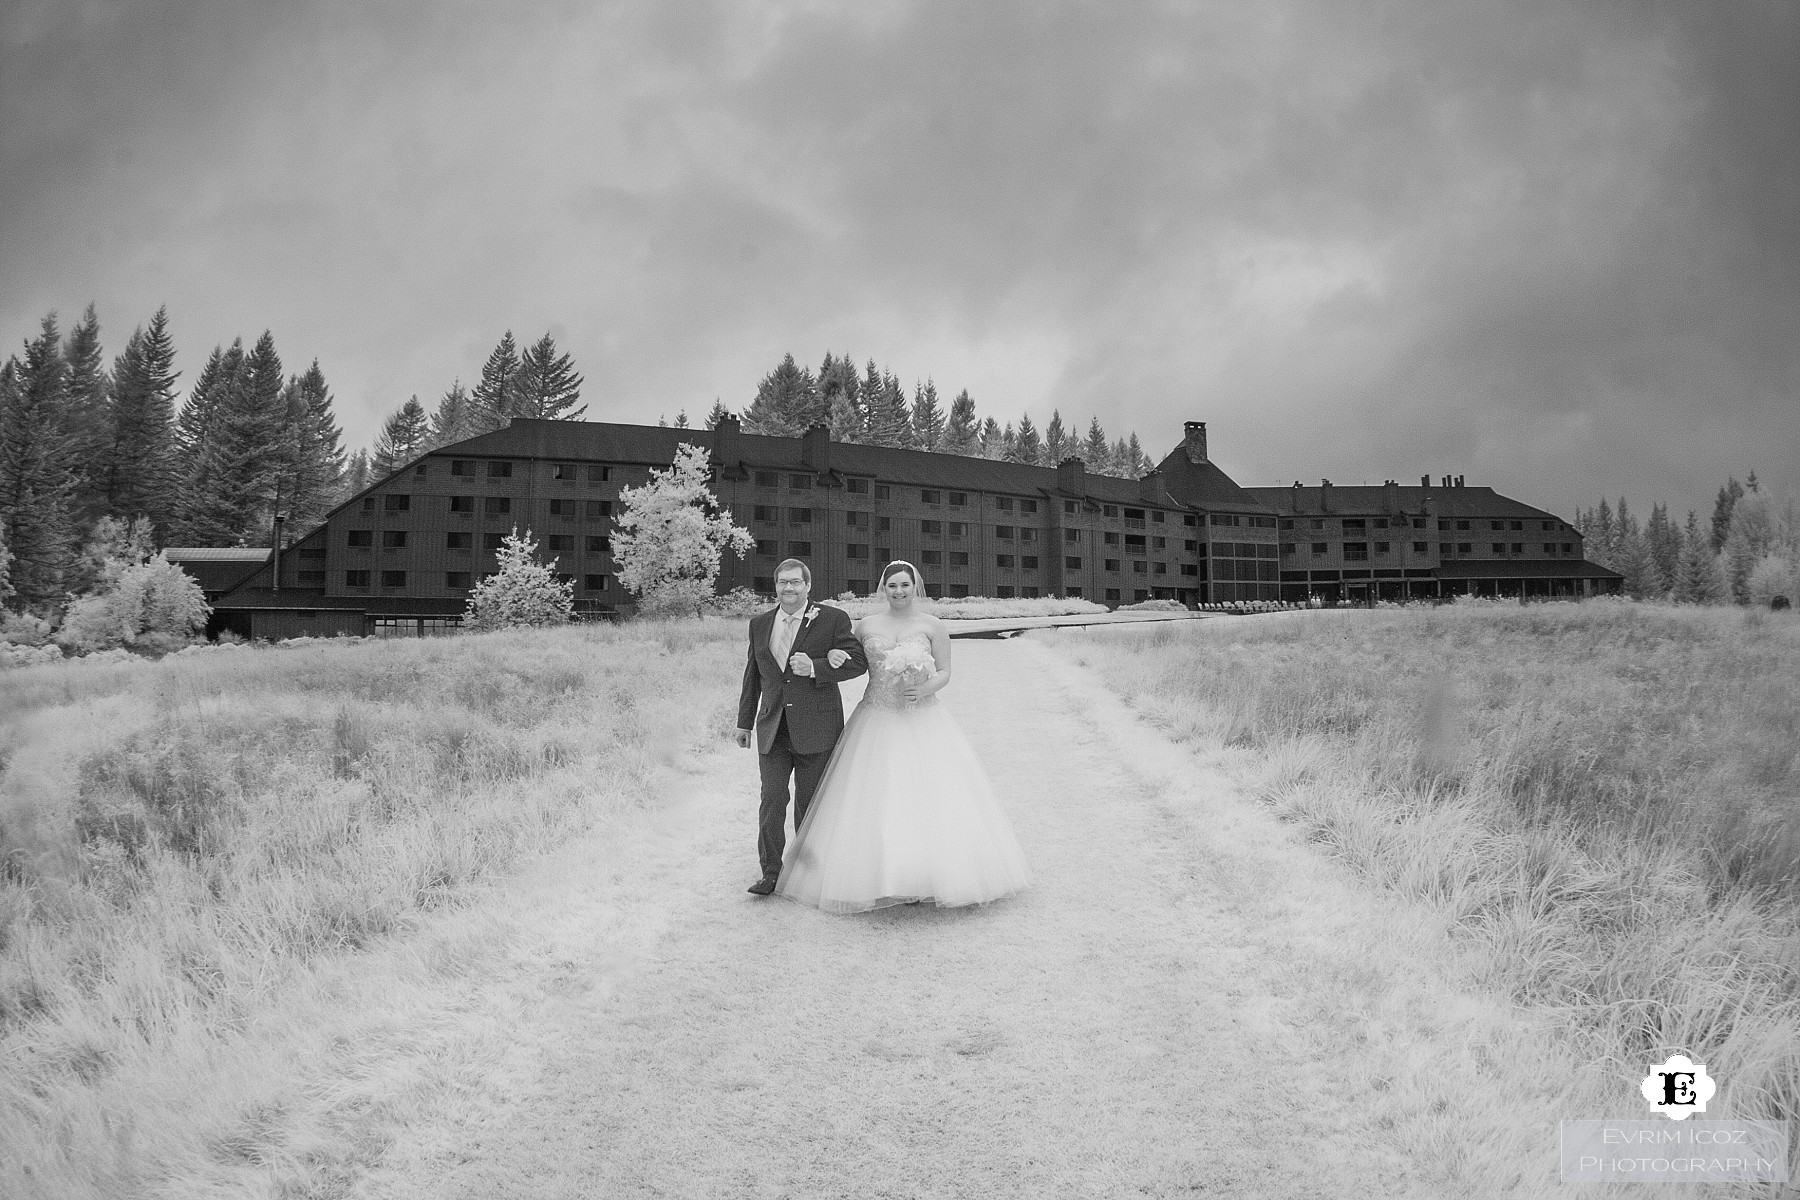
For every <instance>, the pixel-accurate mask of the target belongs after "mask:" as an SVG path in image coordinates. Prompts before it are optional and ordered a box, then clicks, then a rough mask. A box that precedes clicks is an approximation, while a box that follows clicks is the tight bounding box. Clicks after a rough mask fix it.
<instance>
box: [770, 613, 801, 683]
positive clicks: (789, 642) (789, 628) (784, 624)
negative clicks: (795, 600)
mask: <svg viewBox="0 0 1800 1200" xmlns="http://www.w3.org/2000/svg"><path fill="white" fill-rule="evenodd" d="M799 621H800V618H799V617H798V616H785V615H784V616H783V617H782V618H781V652H780V653H779V654H777V655H776V656H775V661H776V662H777V663H779V664H780V665H781V669H782V670H784V671H785V670H787V661H788V653H789V651H791V650H793V648H794V629H795V627H796V626H797V625H798V624H799Z"/></svg>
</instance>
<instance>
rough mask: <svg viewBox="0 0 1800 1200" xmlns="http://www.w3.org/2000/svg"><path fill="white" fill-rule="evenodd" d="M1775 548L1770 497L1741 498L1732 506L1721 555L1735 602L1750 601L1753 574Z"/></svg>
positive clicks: (1756, 495) (1751, 492)
mask: <svg viewBox="0 0 1800 1200" xmlns="http://www.w3.org/2000/svg"><path fill="white" fill-rule="evenodd" d="M1774 546H1775V522H1774V519H1773V514H1772V513H1771V512H1770V510H1769V500H1768V497H1766V496H1763V495H1760V494H1758V493H1757V492H1756V491H1754V490H1752V491H1750V492H1748V493H1747V494H1746V495H1744V496H1741V497H1739V498H1738V500H1737V501H1736V503H1734V504H1733V505H1732V508H1731V528H1730V530H1729V531H1728V532H1727V533H1726V534H1725V548H1724V550H1723V551H1722V552H1721V554H1720V557H1721V558H1722V559H1723V560H1724V567H1725V578H1726V580H1727V581H1728V582H1729V584H1730V587H1731V599H1732V601H1733V602H1734V603H1737V604H1748V603H1749V602H1750V572H1751V571H1752V570H1754V569H1755V567H1756V564H1757V563H1758V562H1759V561H1760V560H1761V559H1762V558H1763V557H1764V556H1766V555H1767V554H1768V553H1769V552H1770V551H1771V550H1772V549H1774Z"/></svg>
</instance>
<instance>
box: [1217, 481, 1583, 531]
mask: <svg viewBox="0 0 1800 1200" xmlns="http://www.w3.org/2000/svg"><path fill="white" fill-rule="evenodd" d="M1244 490H1245V491H1246V492H1248V493H1250V494H1251V495H1252V496H1255V497H1256V498H1257V499H1258V500H1261V501H1262V502H1263V504H1264V505H1265V506H1267V507H1268V508H1269V509H1271V510H1272V511H1274V512H1277V513H1280V514H1281V515H1282V516H1302V517H1319V516H1334V517H1365V516H1375V517H1379V516H1384V515H1388V514H1389V513H1390V512H1403V513H1424V512H1430V513H1431V514H1432V515H1433V516H1437V517H1482V518H1492V519H1501V518H1509V519H1529V520H1534V521H1538V520H1544V521H1558V522H1561V521H1563V518H1561V517H1559V516H1557V515H1556V514H1555V513H1553V512H1547V511H1546V510H1544V509H1541V508H1535V507H1533V506H1532V505H1529V504H1526V503H1525V502H1523V501H1521V500H1514V499H1513V498H1512V497H1510V496H1502V495H1501V494H1500V493H1499V492H1496V491H1495V490H1494V489H1493V488H1491V487H1420V486H1419V485H1418V484H1416V483H1415V484H1404V483H1402V484H1396V485H1394V487H1393V488H1392V490H1393V492H1394V493H1395V496H1394V503H1395V505H1396V507H1395V508H1393V509H1391V510H1390V509H1389V508H1388V507H1387V506H1388V492H1389V488H1388V487H1387V486H1385V485H1381V484H1375V485H1369V484H1357V485H1352V486H1349V487H1340V486H1339V485H1337V484H1335V483H1334V484H1332V485H1331V508H1330V510H1329V511H1327V510H1326V509H1325V508H1324V507H1323V500H1324V493H1325V489H1324V488H1322V487H1305V486H1303V487H1249V488H1245V489H1244ZM1565 523H1566V522H1565Z"/></svg>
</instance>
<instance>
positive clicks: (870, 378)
mask: <svg viewBox="0 0 1800 1200" xmlns="http://www.w3.org/2000/svg"><path fill="white" fill-rule="evenodd" d="M726 411H727V409H726V408H725V406H724V405H723V404H722V403H720V402H717V401H715V402H714V404H713V408H712V411H711V412H710V413H708V414H707V417H706V427H707V428H708V429H711V428H712V427H713V426H714V425H716V424H718V421H719V417H720V416H722V415H724V414H725V413H726ZM741 420H742V421H743V427H744V432H746V433H760V434H768V435H771V436H774V437H798V436H800V434H802V433H804V432H805V431H806V430H807V428H808V427H809V426H811V425H813V424H814V423H815V422H817V423H823V424H825V425H829V426H830V427H831V436H832V437H833V439H835V440H837V441H840V442H856V443H860V444H862V445H868V446H896V447H899V448H902V449H908V450H934V451H937V452H938V453H940V454H965V455H968V456H970V457H972V458H993V459H1000V460H1003V461H1005V462H1017V463H1025V464H1027V465H1030V466H1045V467H1053V466H1055V465H1056V464H1057V463H1059V462H1061V461H1062V460H1063V459H1065V458H1070V457H1077V458H1080V459H1082V460H1083V461H1084V463H1085V465H1086V467H1087V469H1088V470H1089V471H1092V472H1094V473H1096V474H1099V475H1116V476H1121V477H1124V478H1129V479H1136V478H1138V477H1139V476H1141V475H1143V474H1144V473H1146V472H1147V471H1149V469H1150V466H1151V463H1150V460H1149V458H1148V457H1147V456H1146V455H1145V454H1144V451H1143V447H1142V446H1141V445H1139V443H1138V436H1137V434H1136V433H1135V432H1134V433H1132V434H1131V435H1130V436H1129V437H1122V438H1119V439H1118V440H1117V441H1114V442H1108V441H1107V437H1106V430H1105V429H1104V428H1102V426H1101V424H1100V419H1099V418H1098V417H1094V418H1092V419H1090V420H1089V422H1088V427H1087V432H1086V433H1085V434H1083V433H1081V432H1080V431H1079V430H1075V429H1070V428H1068V427H1066V426H1065V425H1064V424H1063V419H1062V413H1061V412H1052V413H1051V414H1050V421H1049V423H1048V424H1047V425H1045V426H1044V428H1043V430H1042V431H1041V432H1040V431H1039V429H1038V427H1037V425H1036V424H1035V423H1034V422H1033V421H1032V419H1031V414H1030V413H1023V414H1021V415H1020V417H1019V419H1018V421H1017V423H1014V422H1012V421H1008V422H1007V423H1006V424H1005V425H1001V424H1000V423H999V422H998V421H997V420H995V419H994V418H993V417H991V416H989V417H986V418H983V417H981V416H979V415H978V414H977V413H976V411H975V401H974V400H973V399H971V398H970V396H969V392H968V389H967V388H964V389H963V390H962V391H960V392H958V393H957V395H956V398H955V399H953V400H951V401H950V402H949V404H948V405H946V404H945V403H944V402H943V401H942V400H941V399H940V398H939V396H938V390H937V385H936V384H935V383H933V382H932V381H931V380H929V379H927V380H925V381H924V382H923V383H916V384H914V386H913V392H912V398H911V399H910V400H909V399H908V398H907V395H906V389H905V388H904V387H903V386H902V385H901V383H900V381H899V380H898V379H897V378H895V377H894V375H893V374H892V373H891V372H889V371H885V370H878V369H877V368H876V366H875V361H874V360H873V359H870V360H869V363H868V366H867V367H865V368H864V369H863V370H862V371H861V372H860V373H859V372H858V370H857V367H856V363H855V361H854V360H853V359H852V358H851V357H850V356H849V355H847V354H846V355H843V356H842V357H839V356H836V355H833V354H827V355H826V356H825V361H824V362H822V363H820V364H819V370H818V372H817V373H816V374H815V373H814V372H813V370H812V368H811V367H803V366H800V365H798V364H796V363H795V362H794V356H793V355H791V354H789V355H786V356H785V357H783V359H782V360H781V364H780V365H779V366H777V367H776V368H775V369H774V370H773V371H770V372H769V373H768V374H767V375H765V376H764V377H763V379H762V382H761V383H759V384H758V385H757V388H756V398H755V399H754V400H752V401H751V402H750V406H749V407H748V408H747V409H745V410H744V413H743V415H742V418H741ZM675 424H676V425H678V426H685V425H686V424H687V416H686V414H685V413H682V414H679V415H677V417H676V418H675Z"/></svg>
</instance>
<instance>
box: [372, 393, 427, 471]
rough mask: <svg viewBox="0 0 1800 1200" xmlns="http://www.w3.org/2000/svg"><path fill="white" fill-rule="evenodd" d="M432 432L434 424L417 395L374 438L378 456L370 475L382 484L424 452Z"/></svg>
mask: <svg viewBox="0 0 1800 1200" xmlns="http://www.w3.org/2000/svg"><path fill="white" fill-rule="evenodd" d="M430 433H431V421H430V418H428V417H427V416H426V415H425V406H424V405H423V404H420V403H419V398H418V397H417V396H408V397H407V398H406V403H404V404H402V405H401V406H400V407H399V408H397V409H395V410H394V412H393V414H392V415H391V416H389V417H388V419H387V421H386V422H385V423H384V424H383V425H382V427H381V432H380V433H379V434H377V435H376V436H375V457H374V459H373V460H371V462H370V463H369V473H370V475H371V476H372V477H373V479H374V480H375V482H380V481H381V480H383V479H386V478H387V477H388V476H389V475H392V474H393V473H394V472H395V471H398V470H399V469H400V468H401V467H404V466H406V465H407V464H408V463H410V462H412V461H413V460H414V459H416V458H418V457H419V456H420V455H421V454H424V453H425V449H426V446H425V439H426V438H427V436H429V435H430Z"/></svg>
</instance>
